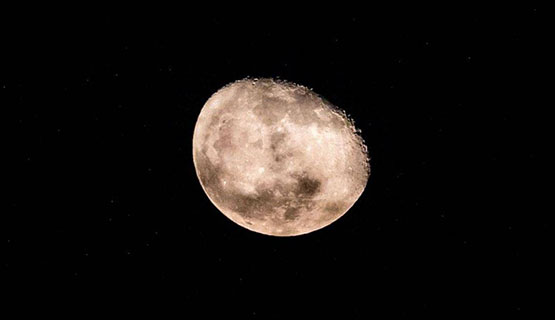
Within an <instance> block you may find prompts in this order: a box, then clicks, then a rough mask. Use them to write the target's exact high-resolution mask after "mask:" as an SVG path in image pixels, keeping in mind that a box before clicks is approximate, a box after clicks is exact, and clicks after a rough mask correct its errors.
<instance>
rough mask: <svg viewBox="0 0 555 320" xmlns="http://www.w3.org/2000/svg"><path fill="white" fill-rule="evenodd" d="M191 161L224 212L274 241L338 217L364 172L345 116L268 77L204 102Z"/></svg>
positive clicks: (360, 147)
mask: <svg viewBox="0 0 555 320" xmlns="http://www.w3.org/2000/svg"><path fill="white" fill-rule="evenodd" d="M193 160H194V163H195V167H196V172H197V175H198V177H199V180H200V182H201V185H202V186H203V188H204V191H205V192H206V194H207V195H208V197H209V198H210V200H211V201H212V203H214V205H215V206H216V207H217V208H218V209H219V210H220V211H221V212H222V213H223V214H224V215H226V216H227V217H228V218H229V219H231V220H232V221H234V222H236V223H237V224H239V225H241V226H243V227H245V228H247V229H250V230H253V231H256V232H260V233H264V234H268V235H276V236H293V235H299V234H304V233H309V232H311V231H314V230H317V229H320V228H322V227H325V226H327V225H329V224H330V223H332V222H333V221H335V220H337V219H338V218H339V217H341V216H342V215H343V214H344V213H345V212H347V210H349V208H350V207H351V206H352V205H353V204H354V203H355V202H356V200H357V199H358V198H359V196H360V195H361V193H362V192H363V191H364V188H365V186H366V182H367V180H368V176H369V174H370V168H369V165H368V156H367V153H366V147H365V146H364V144H363V141H362V139H361V138H360V136H359V135H358V134H357V131H356V129H355V127H354V125H353V123H352V122H351V121H350V120H349V119H348V118H347V117H346V116H345V114H344V113H343V112H341V111H339V110H338V109H337V108H335V107H334V106H333V105H331V104H330V103H329V102H327V101H325V100H323V99H322V98H320V97H319V96H318V95H316V94H315V93H314V92H312V91H311V90H309V89H307V88H305V87H302V86H298V85H295V84H291V83H288V82H283V81H274V80H271V79H261V80H242V81H238V82H235V83H233V84H231V85H228V86H226V87H224V88H222V89H221V90H219V91H218V92H217V93H215V94H214V95H213V96H212V97H211V98H210V99H209V100H208V101H207V102H206V104H205V105H204V107H203V109H202V111H201V113H200V115H199V117H198V120H197V124H196V127H195V132H194V136H193Z"/></svg>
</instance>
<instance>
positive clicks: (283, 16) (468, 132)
mask: <svg viewBox="0 0 555 320" xmlns="http://www.w3.org/2000/svg"><path fill="white" fill-rule="evenodd" d="M235 9H237V8H235ZM237 11H238V10H237ZM101 12H102V13H92V12H90V11H89V10H75V11H72V12H71V14H69V13H63V11H61V10H60V11H58V12H57V13H56V14H50V13H48V14H46V13H45V14H43V13H41V12H40V10H37V12H35V13H34V14H29V13H25V14H22V13H19V14H17V15H15V19H7V20H4V23H3V24H4V27H3V30H2V33H3V45H2V51H3V52H4V54H6V55H4V57H5V58H3V59H2V60H3V61H2V62H1V64H0V66H1V68H2V69H1V74H0V77H1V78H0V81H1V82H0V95H1V97H2V106H1V107H2V113H7V116H5V117H2V123H3V127H4V129H7V130H6V132H5V133H4V138H5V142H4V146H3V148H2V149H3V152H2V154H3V156H2V158H3V159H4V161H7V164H5V165H4V166H3V170H2V171H3V173H2V177H3V178H2V180H3V184H4V185H5V186H6V188H5V189H4V191H3V194H4V197H5V199H6V200H5V201H3V205H4V209H2V213H1V222H0V228H1V229H0V230H1V231H0V232H1V239H0V240H1V244H0V248H1V250H2V264H1V265H0V272H1V274H2V281H3V283H4V284H10V286H3V287H4V288H6V289H7V288H14V289H13V290H12V289H9V290H12V291H10V292H11V293H10V294H9V295H10V296H11V297H13V298H15V299H16V300H20V301H24V302H25V301H27V302H26V303H28V304H29V305H33V303H31V302H30V301H35V299H31V298H37V299H36V300H37V301H38V300H41V299H42V298H44V299H46V298H49V297H59V299H57V298H54V299H53V300H55V301H56V303H53V304H51V305H50V307H51V308H54V309H58V308H59V309H65V308H67V307H68V306H69V305H74V303H75V302H77V303H78V305H80V306H82V308H81V309H80V310H81V312H84V310H102V309H103V308H105V307H108V306H119V307H122V308H123V309H125V310H134V311H136V310H142V309H143V308H145V307H147V306H153V305H158V303H160V302H162V303H163V306H164V307H163V308H160V310H175V311H176V312H178V314H181V315H183V314H190V313H194V312H196V311H202V312H203V313H204V315H205V316H208V315H210V314H212V313H214V312H216V313H219V312H222V313H224V314H226V315H228V316H230V317H231V316H235V315H238V316H240V317H241V318H240V319H244V318H287V317H290V316H291V315H298V314H300V313H302V314H307V315H315V314H322V315H329V314H337V315H338V316H340V317H341V318H344V319H350V318H366V317H368V316H372V315H387V316H399V315H401V316H403V315H404V316H409V317H412V316H415V315H420V314H440V315H444V316H452V315H459V314H461V313H462V314H466V313H467V314H483V312H484V311H486V312H488V313H491V314H495V315H501V314H524V313H528V312H537V311H538V310H540V309H538V302H539V305H542V304H543V303H544V300H542V299H544V298H542V295H541V294H538V293H539V292H541V289H542V287H544V286H545V287H547V282H546V277H545V274H547V271H548V267H547V261H548V259H547V257H548V256H549V254H550V251H549V250H548V246H547V245H546V243H547V239H548V232H551V230H552V225H551V224H549V223H548V222H547V220H546V216H547V212H546V210H545V209H542V208H541V207H540V205H539V202H540V201H539V200H540V199H541V198H543V195H544V194H546V192H545V191H542V190H544V189H542V188H540V186H539V185H540V182H541V180H542V179H544V177H543V176H544V172H543V170H542V169H541V168H540V166H539V161H540V151H539V150H541V149H542V148H545V147H546V145H545V143H544V142H542V141H541V140H542V139H543V138H542V137H545V130H546V124H545V123H546V120H547V119H546V117H545V116H544V115H543V112H544V111H543V110H542V109H541V108H542V104H543V101H541V100H540V96H539V92H540V91H541V87H542V83H543V81H542V80H541V73H542V70H545V69H544V68H545V59H544V56H543V55H544V52H545V51H544V50H545V48H544V46H545V45H544V43H545V42H546V41H548V40H549V38H546V37H545V36H544V35H542V34H541V32H542V31H543V30H545V26H544V23H543V20H544V17H543V15H544V12H543V11H542V10H541V9H538V8H535V7H526V6H523V7H515V8H496V10H485V9H483V8H482V9H480V8H433V9H432V8H420V10H415V9H414V8H410V9H409V8H405V9H404V10H399V9H395V10H383V9H378V8H362V7H361V8H358V9H353V10H351V11H350V12H345V11H342V12H338V11H337V12H331V11H328V12H327V13H320V12H312V11H302V12H301V11H300V9H298V8H295V9H291V8H289V7H281V8H280V9H277V10H276V9H271V8H268V9H260V10H257V11H255V12H249V11H246V9H245V10H243V11H242V13H241V14H237V13H236V12H235V11H228V12H227V13H225V14H224V13H215V12H213V11H212V10H202V9H198V10H192V9H184V8H183V9H177V8H167V9H165V10H160V9H157V10H144V11H143V12H141V13H137V12H127V11H123V12H117V13H116V12H115V11H110V10H106V9H104V10H102V11H101ZM3 14H4V15H5V16H6V18H14V17H13V16H12V15H13V12H9V11H6V12H4V13H3ZM10 16H11V17H10ZM245 77H277V78H280V79H284V80H289V81H292V82H296V83H299V84H303V85H305V86H308V87H310V88H312V89H313V90H314V91H315V92H317V93H319V94H321V95H322V96H323V97H325V98H327V99H328V100H330V101H331V102H332V103H334V104H336V105H338V106H339V107H341V108H343V109H345V110H346V112H347V113H348V114H349V115H350V116H351V117H352V118H353V119H354V120H355V123H356V125H357V126H358V127H359V128H360V129H361V130H362V135H363V137H364V139H365V141H366V144H367V146H368V149H369V154H370V156H371V168H372V174H371V177H370V179H369V182H368V185H367V188H366V190H365V192H364V194H363V195H362V196H361V198H360V199H359V201H358V202H357V203H356V204H355V205H354V207H353V208H352V209H351V210H350V211H349V212H348V213H347V214H346V215H345V216H344V217H343V218H341V219H340V220H338V221H337V222H336V223H334V224H332V225H330V226H329V227H327V228H325V229H322V230H320V231H317V232H314V233H311V234H309V235H304V236H299V237H293V238H274V237H268V236H264V235H260V234H257V233H253V232H250V231H248V230H246V229H243V228H241V227H239V226H237V225H235V224H234V223H232V222H231V221H229V220H228V219H227V218H225V216H224V215H222V214H221V213H219V212H218V211H217V209H216V208H215V207H214V206H213V205H212V204H211V203H210V201H209V199H208V198H207V197H206V195H205V194H204V192H203V190H202V188H201V186H200V184H199V182H198V179H197V177H196V173H195V169H194V166H193V162H192V146H191V143H192V134H193V129H194V125H195V121H196V118H197V116H198V114H199V112H200V110H201V108H202V106H203V104H204V102H205V101H206V100H207V99H208V98H209V97H210V95H211V94H212V93H214V92H216V91H217V90H218V89H219V88H221V87H222V86H224V85H226V84H228V83H229V82H232V81H235V80H238V79H242V78H245ZM543 86H545V85H543ZM544 107H546V106H544ZM12 284H13V286H11V285H12ZM16 289H21V290H16ZM16 291H17V292H18V293H16ZM60 293H62V294H60ZM70 297H71V298H70ZM530 297H533V299H530ZM529 300H531V301H529ZM69 301H72V303H69ZM545 301H547V299H546V300H545ZM529 302H532V304H529Z"/></svg>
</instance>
